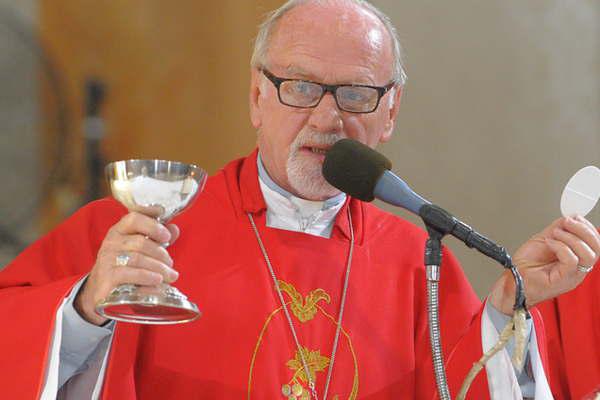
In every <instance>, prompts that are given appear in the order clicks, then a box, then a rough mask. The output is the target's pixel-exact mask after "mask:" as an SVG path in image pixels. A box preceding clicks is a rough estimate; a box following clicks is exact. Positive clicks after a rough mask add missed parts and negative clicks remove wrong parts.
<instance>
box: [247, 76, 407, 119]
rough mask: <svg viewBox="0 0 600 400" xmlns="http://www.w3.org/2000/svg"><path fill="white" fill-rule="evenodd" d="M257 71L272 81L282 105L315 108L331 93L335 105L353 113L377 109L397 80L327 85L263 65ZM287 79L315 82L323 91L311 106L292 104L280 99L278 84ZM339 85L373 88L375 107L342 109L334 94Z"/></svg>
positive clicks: (368, 112)
mask: <svg viewBox="0 0 600 400" xmlns="http://www.w3.org/2000/svg"><path fill="white" fill-rule="evenodd" d="M259 71H260V72H262V73H263V75H264V76H265V77H266V78H267V79H268V80H269V81H271V83H273V85H274V86H275V88H276V89H277V97H278V98H279V102H280V103H281V104H283V105H286V106H288V107H294V108H316V107H317V106H318V105H319V104H320V103H321V100H323V97H325V95H326V94H327V93H331V95H332V96H333V98H334V99H335V104H336V105H337V107H338V108H339V109H340V110H342V111H345V112H349V113H353V114H370V113H372V112H375V110H377V107H379V102H380V101H381V98H382V97H383V96H385V94H386V93H387V92H388V91H390V89H392V88H393V87H394V86H396V84H397V82H395V81H391V82H390V83H388V84H387V85H385V86H372V85H357V84H351V83H344V84H341V85H327V84H324V83H320V82H315V81H310V80H306V79H298V78H280V77H278V76H275V75H274V74H273V73H272V72H271V71H269V70H268V69H267V68H265V67H262V68H259ZM289 81H299V82H306V83H312V84H315V85H319V86H320V87H321V89H322V90H323V93H321V97H319V100H317V102H316V103H315V104H314V105H312V106H295V105H293V104H288V103H286V102H284V101H283V100H282V99H281V91H280V90H279V88H280V86H281V84H282V83H284V82H289ZM340 87H364V88H371V89H375V90H376V91H377V103H375V107H373V109H372V110H371V111H349V110H346V109H344V108H342V107H341V106H340V103H339V102H338V98H337V95H336V91H337V89H338V88H340Z"/></svg>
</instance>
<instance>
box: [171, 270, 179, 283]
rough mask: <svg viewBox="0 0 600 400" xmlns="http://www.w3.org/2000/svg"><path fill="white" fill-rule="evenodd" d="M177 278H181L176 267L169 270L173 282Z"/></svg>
mask: <svg viewBox="0 0 600 400" xmlns="http://www.w3.org/2000/svg"><path fill="white" fill-rule="evenodd" d="M177 278H179V272H177V271H175V270H174V269H172V270H170V271H169V279H171V282H173V281H175V280H177Z"/></svg>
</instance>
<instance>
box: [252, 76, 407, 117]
mask: <svg viewBox="0 0 600 400" xmlns="http://www.w3.org/2000/svg"><path fill="white" fill-rule="evenodd" d="M261 71H262V73H263V74H264V75H265V76H266V77H267V78H268V79H269V80H270V81H271V82H273V85H275V87H276V88H277V96H278V97H279V101H280V102H281V103H282V104H285V105H286V106H290V107H297V108H314V107H316V106H318V105H319V103H320V102H321V99H322V98H323V96H325V93H327V92H329V93H331V94H332V95H333V97H334V98H335V103H336V104H337V106H338V108H339V109H340V110H343V111H348V112H351V113H359V114H366V113H370V112H373V111H375V110H376V109H377V106H378V105H379V101H380V100H381V97H383V95H384V94H386V93H387V92H388V91H389V90H390V89H391V88H392V87H394V85H395V84H396V83H395V82H390V83H388V84H387V85H385V86H369V85H325V84H323V83H318V82H311V81H305V80H301V79H285V78H279V77H277V76H275V75H273V74H272V73H271V72H269V71H268V70H267V69H266V68H262V69H261Z"/></svg>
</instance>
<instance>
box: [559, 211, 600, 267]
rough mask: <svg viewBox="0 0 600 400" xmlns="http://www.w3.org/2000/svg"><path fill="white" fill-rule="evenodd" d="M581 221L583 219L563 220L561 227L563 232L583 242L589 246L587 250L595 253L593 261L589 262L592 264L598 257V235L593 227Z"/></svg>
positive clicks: (599, 241) (599, 238)
mask: <svg viewBox="0 0 600 400" xmlns="http://www.w3.org/2000/svg"><path fill="white" fill-rule="evenodd" d="M581 219H583V218H582V217H577V218H565V221H564V223H563V225H562V227H563V229H564V230H566V231H568V232H570V233H572V234H574V235H575V236H577V237H578V238H579V239H581V240H583V241H584V242H585V243H586V244H587V245H588V246H589V248H590V249H592V251H593V252H594V253H595V257H594V259H593V260H591V262H592V264H593V263H594V262H595V261H596V259H597V258H598V256H599V255H600V235H599V234H598V231H597V230H596V228H594V227H593V225H592V226H591V227H590V225H588V224H587V223H586V222H584V221H582V220H581Z"/></svg>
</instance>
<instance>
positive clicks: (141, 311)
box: [96, 283, 201, 325]
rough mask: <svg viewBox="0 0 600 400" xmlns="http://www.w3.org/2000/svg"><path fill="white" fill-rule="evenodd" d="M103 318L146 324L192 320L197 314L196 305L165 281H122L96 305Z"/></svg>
mask: <svg viewBox="0 0 600 400" xmlns="http://www.w3.org/2000/svg"><path fill="white" fill-rule="evenodd" d="M96 312H97V313H98V314H100V315H102V316H103V317H105V318H109V319H114V320H116V321H122V322H134V323H137V324H149V325H171V324H181V323H184V322H191V321H193V320H195V319H196V318H198V317H200V315H201V313H200V311H199V310H198V306H196V304H194V303H192V302H191V301H189V300H188V299H187V297H186V296H185V295H183V294H182V293H181V292H180V291H179V290H177V289H176V288H174V287H173V286H170V285H167V284H164V283H163V284H161V285H158V286H152V287H150V286H137V285H129V284H125V285H121V286H119V287H117V288H115V289H114V290H113V291H112V292H110V294H109V295H108V296H107V297H106V299H104V300H103V301H101V302H100V303H98V304H97V305H96Z"/></svg>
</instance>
